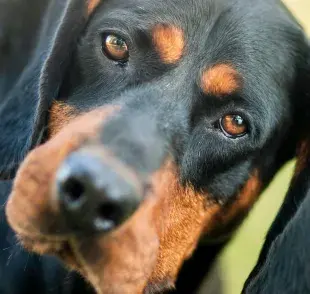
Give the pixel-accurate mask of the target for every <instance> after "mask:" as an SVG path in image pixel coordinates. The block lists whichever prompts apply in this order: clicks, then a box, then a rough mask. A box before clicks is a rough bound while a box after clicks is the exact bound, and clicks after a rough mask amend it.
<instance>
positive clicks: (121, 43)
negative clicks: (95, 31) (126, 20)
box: [103, 34, 129, 61]
mask: <svg viewBox="0 0 310 294" xmlns="http://www.w3.org/2000/svg"><path fill="white" fill-rule="evenodd" d="M103 51H104V53H105V54H106V55H107V57H108V58H110V59H112V60H115V61H127V60H128V57H129V50H128V46H127V43H126V42H125V40H124V39H122V38H121V37H120V36H117V35H113V34H111V35H107V36H106V37H105V38H104V42H103Z"/></svg>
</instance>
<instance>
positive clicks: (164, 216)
mask: <svg viewBox="0 0 310 294" xmlns="http://www.w3.org/2000/svg"><path fill="white" fill-rule="evenodd" d="M153 186H154V194H155V195H156V198H157V199H158V202H157V206H156V208H155V211H154V219H155V221H156V228H157V231H158V235H159V241H160V248H159V254H158V258H157V263H156V267H155V269H154V271H153V273H152V276H151V278H150V280H149V288H151V287H155V288H156V287H158V285H162V284H164V285H166V286H167V287H168V286H169V287H172V286H173V285H174V283H175V281H176V278H177V275H178V273H179V270H180V268H181V266H182V264H183V262H184V261H185V260H186V259H187V258H188V257H189V256H190V255H191V254H192V252H193V251H194V249H195V248H196V246H197V243H198V241H199V239H200V236H201V234H202V232H203V228H204V225H205V223H207V222H208V221H210V220H211V218H212V216H213V215H214V214H215V213H216V212H217V211H218V210H219V208H220V207H219V206H218V205H217V204H215V203H214V202H209V201H208V199H209V197H208V195H207V193H206V194H203V193H199V192H196V191H195V190H194V189H193V188H192V187H190V186H187V187H184V186H182V185H181V183H180V180H179V175H178V171H177V167H176V166H175V165H174V163H172V162H171V161H170V162H168V163H167V164H166V165H165V166H164V167H163V168H162V169H161V170H160V171H158V172H157V173H156V174H155V175H154V177H153Z"/></svg>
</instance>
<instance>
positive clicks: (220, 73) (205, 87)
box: [201, 64, 241, 97]
mask: <svg viewBox="0 0 310 294" xmlns="http://www.w3.org/2000/svg"><path fill="white" fill-rule="evenodd" d="M240 87H241V77H240V75H239V73H238V72H237V71H236V70H235V69H234V68H233V67H232V66H230V65H228V64H217V65H215V66H213V67H211V68H209V69H207V70H205V71H204V72H203V74H202V77H201V89H202V91H203V92H204V93H205V94H207V95H214V96H219V97H220V96H225V95H229V94H232V93H234V92H236V91H237V90H239V89H240Z"/></svg>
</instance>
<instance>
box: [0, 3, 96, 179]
mask: <svg viewBox="0 0 310 294" xmlns="http://www.w3.org/2000/svg"><path fill="white" fill-rule="evenodd" d="M98 3H99V0H55V1H50V4H49V7H48V9H47V11H46V15H45V16H43V17H42V20H43V22H42V29H41V31H40V34H39V36H38V38H37V40H38V42H37V46H36V48H35V50H34V52H33V53H32V57H31V59H30V61H29V63H28V65H27V66H26V68H25V69H24V71H23V72H22V73H21V75H20V78H19V79H18V81H17V83H16V84H15V86H14V87H13V89H12V90H11V91H10V92H9V94H8V95H7V96H6V97H1V98H0V179H5V178H11V177H13V176H14V173H15V171H16V170H17V168H18V166H19V164H20V162H21V161H22V160H23V159H24V157H25V155H26V153H27V152H28V151H29V150H30V149H31V148H33V147H34V146H36V145H37V144H39V143H40V142H41V140H42V136H43V133H44V129H45V124H46V120H47V113H48V109H49V107H50V105H51V102H52V100H53V98H55V97H57V95H58V91H59V88H60V85H61V83H62V80H63V78H64V74H65V71H66V67H67V66H68V63H69V61H70V56H71V53H72V51H73V50H74V48H75V46H76V43H77V40H78V38H79V36H80V33H81V31H82V30H83V29H84V27H85V24H86V22H87V18H88V17H89V15H90V13H91V12H92V10H93V9H94V8H95V7H96V5H97V4H98Z"/></svg>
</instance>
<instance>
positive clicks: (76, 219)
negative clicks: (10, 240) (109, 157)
mask: <svg viewBox="0 0 310 294" xmlns="http://www.w3.org/2000/svg"><path fill="white" fill-rule="evenodd" d="M127 171H128V170H127ZM127 171H125V172H124V170H122V168H120V165H119V164H116V166H113V164H111V162H109V164H107V163H105V162H104V161H103V160H102V158H101V157H99V156H96V155H93V154H91V153H87V152H75V153H73V154H71V155H70V156H69V157H68V158H67V159H66V160H65V162H64V163H63V164H62V166H61V167H60V169H59V170H58V173H57V176H56V187H57V195H56V201H58V202H59V203H58V204H59V207H60V210H61V212H62V213H63V214H64V218H65V220H66V222H67V225H68V226H69V228H70V229H71V230H72V231H74V232H81V231H82V232H87V233H92V232H106V231H109V230H111V229H113V228H115V227H117V226H118V225H120V224H122V223H123V222H124V221H125V220H126V219H127V218H129V217H130V216H131V215H132V214H133V213H134V211H135V210H136V208H137V207H138V205H139V203H140V200H141V195H140V193H139V187H138V186H137V184H136V183H137V182H135V181H132V178H131V179H130V176H129V177H126V172H127ZM127 175H129V173H127Z"/></svg>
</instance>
